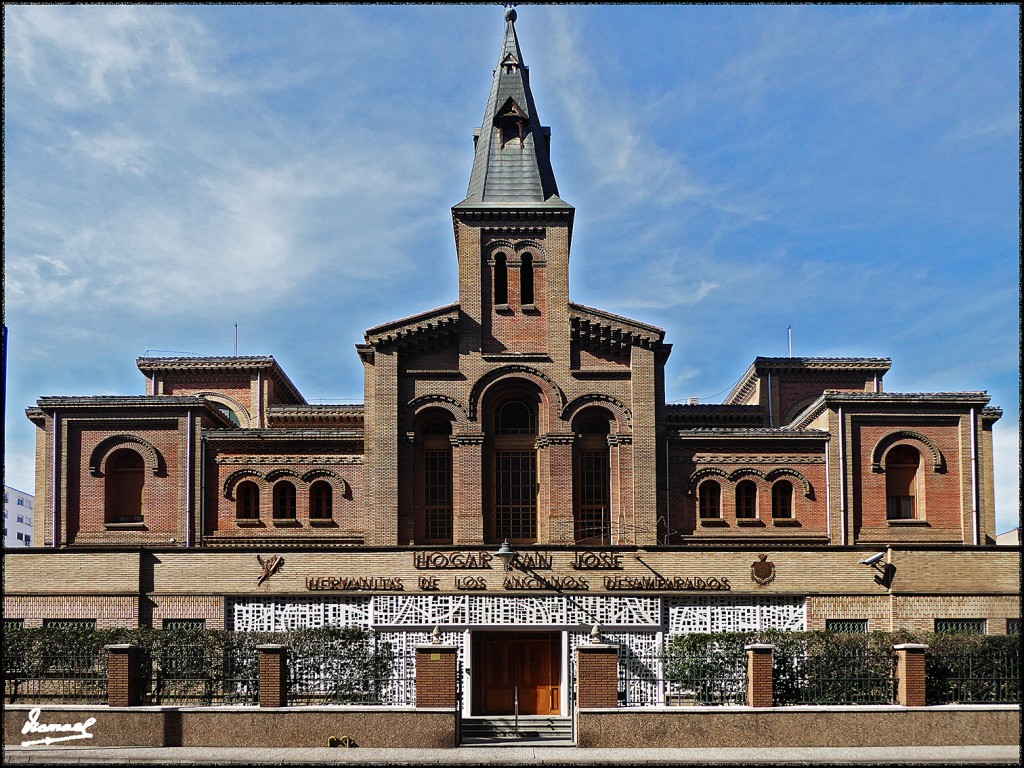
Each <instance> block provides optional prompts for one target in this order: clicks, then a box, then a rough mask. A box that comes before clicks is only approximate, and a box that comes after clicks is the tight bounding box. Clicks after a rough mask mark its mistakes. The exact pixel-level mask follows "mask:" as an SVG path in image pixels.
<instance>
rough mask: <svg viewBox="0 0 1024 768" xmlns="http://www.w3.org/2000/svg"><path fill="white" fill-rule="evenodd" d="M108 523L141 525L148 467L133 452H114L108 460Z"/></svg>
mask: <svg viewBox="0 0 1024 768" xmlns="http://www.w3.org/2000/svg"><path fill="white" fill-rule="evenodd" d="M106 476H107V479H106V489H105V490H106V521H107V522H108V523H141V522H142V521H143V517H142V515H143V512H142V508H143V500H144V498H145V487H146V466H145V463H144V462H143V461H142V457H141V456H140V455H139V454H138V453H136V452H135V451H133V450H132V449H131V448H122V449H121V450H118V451H114V453H112V454H111V455H110V458H109V459H108V460H107V471H106Z"/></svg>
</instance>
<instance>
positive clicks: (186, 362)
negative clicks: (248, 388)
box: [135, 355, 306, 403]
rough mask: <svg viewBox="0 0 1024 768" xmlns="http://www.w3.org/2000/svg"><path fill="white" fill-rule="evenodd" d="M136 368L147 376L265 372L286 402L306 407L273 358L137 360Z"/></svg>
mask: <svg viewBox="0 0 1024 768" xmlns="http://www.w3.org/2000/svg"><path fill="white" fill-rule="evenodd" d="M135 364H136V365H137V366H138V368H139V370H140V371H142V372H143V373H144V374H146V375H152V374H154V373H155V374H160V373H167V372H172V371H173V372H175V373H191V372H200V371H201V372H211V371H238V372H247V373H252V372H253V371H266V372H267V373H268V374H269V376H270V378H271V379H272V380H273V381H274V383H275V384H276V385H277V386H278V388H279V391H280V392H281V393H283V394H284V395H285V398H286V399H288V400H291V401H293V402H296V403H305V402H306V401H305V399H304V398H303V397H302V395H301V394H300V393H299V390H298V388H296V386H295V385H294V384H293V383H292V380H291V379H289V378H288V375H287V374H286V373H285V372H284V369H282V368H281V366H280V365H279V364H278V362H277V360H275V359H274V357H273V355H260V356H241V357H140V358H138V359H136V361H135Z"/></svg>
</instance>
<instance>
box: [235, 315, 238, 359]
mask: <svg viewBox="0 0 1024 768" xmlns="http://www.w3.org/2000/svg"><path fill="white" fill-rule="evenodd" d="M235 357H238V323H235Z"/></svg>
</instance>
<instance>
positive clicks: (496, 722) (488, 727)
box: [462, 715, 573, 747]
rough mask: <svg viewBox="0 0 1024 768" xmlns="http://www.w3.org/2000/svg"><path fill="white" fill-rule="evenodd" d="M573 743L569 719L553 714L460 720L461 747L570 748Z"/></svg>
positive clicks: (465, 718) (570, 720)
mask: <svg viewBox="0 0 1024 768" xmlns="http://www.w3.org/2000/svg"><path fill="white" fill-rule="evenodd" d="M572 743H573V742H572V718H569V717H558V716H556V715H520V716H519V732H518V733H517V732H516V718H515V717H513V716H512V715H503V716H500V717H494V716H490V717H464V718H462V745H463V746H466V747H475V746H481V747H482V746H488V747H494V746H515V747H522V746H569V745H571V744H572Z"/></svg>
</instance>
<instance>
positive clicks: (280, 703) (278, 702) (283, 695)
mask: <svg viewBox="0 0 1024 768" xmlns="http://www.w3.org/2000/svg"><path fill="white" fill-rule="evenodd" d="M256 650H257V651H259V654H260V706H261V707H285V706H287V705H288V646H286V645H277V644H276V643H268V644H266V645H257V646H256Z"/></svg>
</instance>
